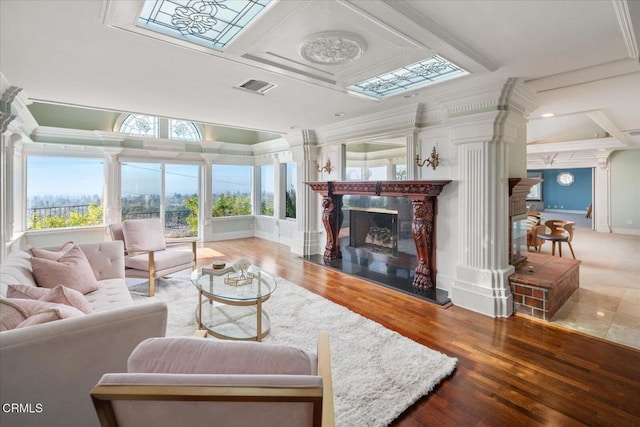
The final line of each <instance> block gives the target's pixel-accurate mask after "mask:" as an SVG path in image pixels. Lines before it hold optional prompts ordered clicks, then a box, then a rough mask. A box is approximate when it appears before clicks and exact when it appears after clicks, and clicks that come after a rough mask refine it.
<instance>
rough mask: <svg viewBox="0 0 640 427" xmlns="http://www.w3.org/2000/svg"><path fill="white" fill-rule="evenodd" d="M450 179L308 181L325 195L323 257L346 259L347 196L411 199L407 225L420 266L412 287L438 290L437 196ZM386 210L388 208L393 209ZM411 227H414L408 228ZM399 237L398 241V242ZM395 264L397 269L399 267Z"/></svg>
mask: <svg viewBox="0 0 640 427" xmlns="http://www.w3.org/2000/svg"><path fill="white" fill-rule="evenodd" d="M450 182H451V181H449V180H438V181H327V182H307V183H306V184H307V185H308V186H309V187H310V188H311V189H312V190H314V191H315V192H317V193H318V194H320V195H321V196H322V223H323V225H324V228H325V231H326V235H327V241H326V245H325V250H324V254H323V260H324V261H326V262H330V261H335V260H341V259H342V258H343V254H342V247H341V244H340V238H341V236H340V230H341V226H342V224H343V219H344V212H343V203H342V199H343V196H345V195H353V196H390V197H403V198H406V199H408V201H409V202H410V204H411V213H412V218H411V222H410V227H404V229H405V230H404V231H405V232H410V234H411V237H412V238H413V243H414V247H415V264H416V267H415V269H413V271H412V274H411V275H412V276H413V279H412V281H411V283H412V286H413V287H414V290H416V291H425V290H428V289H435V287H436V286H435V285H436V280H435V279H436V260H435V254H436V251H435V247H436V217H437V198H438V196H439V195H440V193H441V192H442V189H443V188H444V186H445V185H447V184H449V183H450ZM384 209H385V210H386V211H388V210H393V209H386V208H384ZM359 211H362V210H357V209H353V210H351V209H349V210H348V213H349V215H350V216H351V215H352V214H353V212H359ZM369 211H371V209H369ZM356 215H357V214H356ZM399 222H401V221H396V223H395V227H396V236H399V235H401V234H402V232H403V227H402V224H398V223H399ZM350 224H351V223H350ZM369 227H370V225H369V224H368V223H367V224H365V228H369ZM350 228H351V227H350ZM376 228H380V227H376ZM407 228H409V229H410V230H406V229H407ZM349 233H351V231H349ZM396 239H397V238H396ZM398 240H399V239H397V240H396V244H397V241H398ZM396 251H397V247H396ZM387 264H388V263H387ZM391 267H392V268H397V267H398V266H391ZM405 267H406V266H405Z"/></svg>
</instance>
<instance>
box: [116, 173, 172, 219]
mask: <svg viewBox="0 0 640 427" xmlns="http://www.w3.org/2000/svg"><path fill="white" fill-rule="evenodd" d="M121 177H122V179H121V182H122V184H121V194H122V219H123V220H125V219H136V218H160V208H161V206H160V202H161V201H160V194H161V192H162V165H161V164H159V163H129V162H127V163H122V167H121Z"/></svg>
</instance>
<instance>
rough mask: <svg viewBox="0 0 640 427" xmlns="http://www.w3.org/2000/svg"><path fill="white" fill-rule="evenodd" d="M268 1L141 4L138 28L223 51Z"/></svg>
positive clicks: (160, 0)
mask: <svg viewBox="0 0 640 427" xmlns="http://www.w3.org/2000/svg"><path fill="white" fill-rule="evenodd" d="M271 2H272V1H271V0H145V2H144V6H143V7H142V11H141V13H140V17H139V18H138V26H139V27H142V28H147V29H149V30H152V31H156V32H159V33H162V34H165V35H168V36H171V37H175V38H178V39H182V40H186V41H189V42H192V43H196V44H199V45H201V46H204V47H208V48H213V49H217V50H223V49H224V48H225V46H227V45H228V44H229V43H231V41H233V39H234V38H236V37H237V36H238V35H239V34H240V32H241V31H242V30H243V29H244V28H246V27H247V26H249V25H250V24H251V23H252V22H255V20H256V19H257V18H258V17H259V16H260V15H261V14H262V13H263V12H264V11H265V10H267V9H268V7H269V6H270V3H271Z"/></svg>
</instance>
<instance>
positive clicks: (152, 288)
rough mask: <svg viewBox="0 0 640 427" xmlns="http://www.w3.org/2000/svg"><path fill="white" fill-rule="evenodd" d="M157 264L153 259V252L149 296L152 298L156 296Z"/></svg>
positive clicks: (150, 259) (150, 260) (150, 262)
mask: <svg viewBox="0 0 640 427" xmlns="http://www.w3.org/2000/svg"><path fill="white" fill-rule="evenodd" d="M155 275H156V264H155V260H154V257H153V252H149V296H150V297H152V296H154V295H155V294H156V279H155Z"/></svg>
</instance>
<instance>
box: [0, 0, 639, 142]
mask: <svg viewBox="0 0 640 427" xmlns="http://www.w3.org/2000/svg"><path fill="white" fill-rule="evenodd" d="M142 4H143V1H139V0H120V1H111V0H105V1H101V0H84V1H62V0H56V1H50V0H44V1H38V0H30V1H19V0H2V1H0V15H1V18H0V19H1V33H0V36H1V37H0V67H1V68H0V71H2V73H3V74H4V75H5V77H6V79H7V80H8V81H9V82H10V84H12V85H15V86H18V87H21V88H24V90H25V93H26V94H27V96H29V97H30V98H32V99H34V100H37V101H40V102H53V103H59V104H65V105H73V106H80V107H90V108H96V109H104V110H112V111H125V112H136V113H144V114H152V115H159V116H164V117H175V118H179V119H187V120H194V121H198V122H202V123H208V124H216V125H224V126H231V127H238V128H243V129H252V130H260V131H266V132H274V133H280V134H287V133H290V132H296V131H297V129H299V128H302V129H316V128H320V127H323V126H328V125H332V124H335V123H338V122H340V121H343V120H348V119H353V118H356V117H359V116H362V115H365V114H372V113H379V112H381V111H385V110H386V109H390V108H397V107H402V106H404V105H408V104H409V103H412V104H415V103H416V102H419V103H423V104H425V105H429V104H430V103H433V102H434V99H436V98H437V97H438V96H440V95H442V94H443V93H446V92H447V91H449V90H454V89H455V90H458V89H460V88H465V87H472V86H478V85H481V84H483V83H484V82H487V83H488V82H496V81H500V80H506V79H507V78H510V77H520V78H522V79H523V80H524V81H525V82H527V83H528V84H529V85H530V86H531V87H533V88H534V89H535V90H536V91H537V94H538V99H537V100H536V102H537V104H538V105H539V108H538V109H536V110H535V111H533V113H532V115H531V121H530V124H529V129H528V142H529V143H530V144H531V146H536V147H537V148H536V149H534V150H533V151H535V150H539V151H541V152H546V151H548V150H547V149H549V150H555V149H556V148H555V147H557V144H565V145H566V144H573V147H575V149H576V150H580V149H581V147H582V146H586V145H589V144H588V142H589V141H591V140H593V139H598V140H601V141H600V144H601V147H602V148H606V149H620V148H628V147H637V146H640V65H639V62H638V41H639V40H640V34H639V30H640V2H638V1H625V0H589V1H586V0H585V1H579V0H576V1H573V0H555V1H528V0H523V1H488V0H469V1H465V0H459V1H430V0H424V1H403V0H396V1H374V0H366V1H364V0H362V1H357V0H335V1H333V0H332V1H324V0H306V1H305V0H280V1H275V2H273V4H271V5H270V6H268V8H267V10H266V12H265V13H264V14H263V15H261V16H259V17H258V18H257V19H256V20H255V22H254V23H253V24H252V25H250V26H248V27H247V28H245V29H244V30H243V31H242V32H241V33H240V35H239V37H238V38H237V39H236V40H235V41H233V42H231V43H230V44H228V45H227V46H226V47H225V48H224V49H223V50H217V49H213V48H210V47H204V46H201V45H196V44H193V43H190V42H189V41H188V40H180V39H177V38H174V37H170V36H168V35H165V34H160V33H157V32H154V31H151V30H149V29H145V28H141V27H138V26H136V20H137V18H138V16H139V13H140V10H141V7H142ZM327 37H328V38H329V39H327ZM336 43H337V45H336ZM332 45H333V46H334V47H335V46H337V47H338V49H340V52H339V53H338V54H334V53H332V51H331V49H330V48H327V46H332ZM305 49H306V50H305ZM318 49H319V50H318ZM309 51H311V52H312V53H311V55H309V54H308V52H309ZM305 52H307V53H305ZM435 54H438V55H440V56H442V57H444V58H445V59H446V60H448V61H451V62H453V63H454V64H455V65H457V66H459V67H461V68H462V69H464V70H466V71H467V72H468V73H469V74H468V75H465V76H462V77H458V78H455V79H451V80H447V81H443V82H441V83H436V84H432V85H430V86H425V87H421V88H417V89H414V90H412V91H411V93H415V97H413V98H409V99H408V98H406V97H405V96H403V95H402V94H400V95H396V96H389V97H386V98H383V99H380V100H372V99H369V98H364V97H361V96H357V95H354V94H353V93H352V92H351V91H349V90H348V89H349V86H351V85H353V84H355V83H358V82H360V81H363V80H366V79H369V78H372V77H375V76H377V75H379V74H383V73H387V72H390V71H392V70H395V69H397V68H399V67H402V66H407V65H409V64H413V63H415V62H418V61H421V60H424V59H426V58H429V57H431V56H433V55H435ZM336 55H337V56H336ZM248 80H257V81H259V82H266V83H268V84H270V85H273V87H272V88H270V89H269V90H268V91H266V92H264V93H263V94H259V93H250V92H248V91H246V90H238V89H237V86H238V85H241V84H243V83H245V82H247V81H248ZM338 112H339V113H344V115H336V114H335V113H338ZM543 113H554V114H555V116H554V117H552V118H542V114H543ZM585 141H586V142H585ZM549 144H550V145H549ZM554 144H555V145H554ZM585 144H586V145H585ZM545 146H546V147H547V148H541V147H545ZM570 146H571V145H570ZM565 148H566V147H565Z"/></svg>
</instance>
